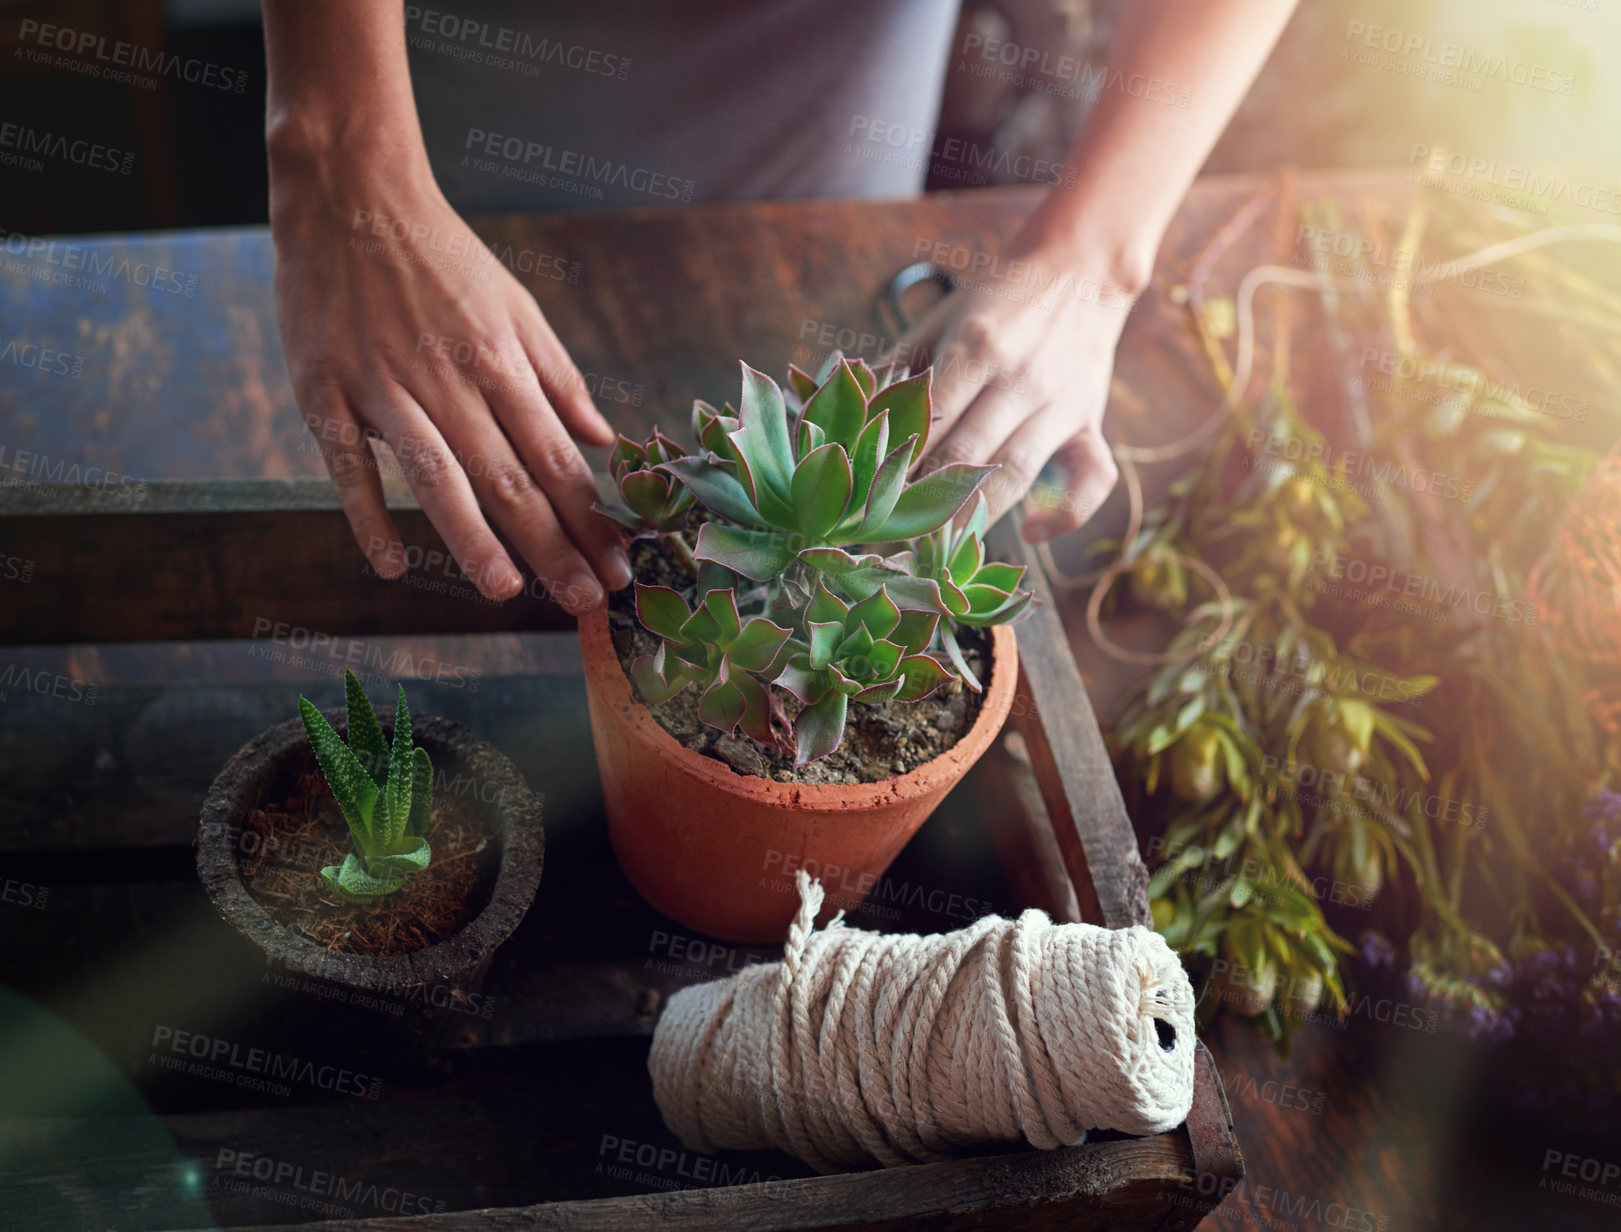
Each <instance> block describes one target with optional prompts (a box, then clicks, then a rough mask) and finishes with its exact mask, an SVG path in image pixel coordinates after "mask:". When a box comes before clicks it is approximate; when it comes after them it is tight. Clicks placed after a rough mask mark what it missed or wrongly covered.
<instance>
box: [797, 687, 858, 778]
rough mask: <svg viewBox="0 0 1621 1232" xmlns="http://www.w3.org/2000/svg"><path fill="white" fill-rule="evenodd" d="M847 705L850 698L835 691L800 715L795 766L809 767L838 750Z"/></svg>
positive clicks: (806, 708)
mask: <svg viewBox="0 0 1621 1232" xmlns="http://www.w3.org/2000/svg"><path fill="white" fill-rule="evenodd" d="M848 706H849V698H848V697H846V696H845V695H844V694H843V693H840V692H836V691H835V692H830V693H828V694H827V695H826V696H825V697H823V698H822V699H821V700H820V701H817V702H815V703H814V704H812V705H809V706H806V707H805V709H803V710H801V711H800V712H799V718H798V720H797V721H796V722H795V723H794V765H796V766H805V765H809V764H810V763H811V762H813V761H815V760H816V759H817V758H819V757H826V756H827V755H828V754H829V753H831V752H832V751H833V750H834V749H836V748H838V747H839V744H840V742H841V741H842V740H843V739H844V718H845V713H846V710H847V708H848Z"/></svg>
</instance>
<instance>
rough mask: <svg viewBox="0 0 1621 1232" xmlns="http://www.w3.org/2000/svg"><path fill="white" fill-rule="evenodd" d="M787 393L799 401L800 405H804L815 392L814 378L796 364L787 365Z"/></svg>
mask: <svg viewBox="0 0 1621 1232" xmlns="http://www.w3.org/2000/svg"><path fill="white" fill-rule="evenodd" d="M788 391H789V392H790V393H792V394H793V396H794V397H795V398H798V399H799V402H800V405H804V403H805V402H806V401H807V400H808V399H809V398H810V397H811V396H812V395H813V394H815V392H816V378H815V377H813V376H812V375H811V374H810V373H808V372H806V371H805V370H804V369H803V368H801V367H799V366H798V365H797V364H789V365H788Z"/></svg>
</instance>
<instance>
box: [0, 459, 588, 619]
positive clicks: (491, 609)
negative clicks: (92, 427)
mask: <svg viewBox="0 0 1621 1232" xmlns="http://www.w3.org/2000/svg"><path fill="white" fill-rule="evenodd" d="M389 504H390V508H391V509H393V510H394V511H395V517H396V519H397V525H398V527H399V531H400V535H401V538H402V540H403V542H404V543H405V544H406V559H407V561H408V562H410V563H411V564H412V565H413V568H412V570H411V572H410V574H409V575H408V576H407V577H405V578H402V579H400V580H399V581H396V582H387V581H384V580H383V579H381V578H379V577H377V576H376V575H375V574H374V573H372V571H371V570H370V568H369V567H368V566H367V564H366V560H365V557H364V556H363V555H362V554H361V551H360V548H359V546H358V545H357V544H356V543H355V541H354V537H353V535H352V534H351V532H350V530H349V525H348V522H347V520H346V519H345V518H344V516H343V514H342V512H341V511H340V509H339V507H338V503H337V497H336V495H335V494H334V493H333V491H332V488H331V485H330V484H329V483H327V482H326V480H324V479H301V480H208V481H164V482H153V483H144V484H140V485H135V486H128V487H126V486H113V487H108V486H103V485H84V484H71V485H70V484H38V485H28V486H9V487H8V486H0V544H4V545H5V550H6V554H7V556H8V557H9V558H14V559H18V560H22V561H27V562H31V563H30V567H29V568H28V569H26V570H24V569H22V568H18V569H15V570H11V569H8V570H3V571H0V644H12V645H15V644H60V643H69V642H139V641H176V640H184V639H194V638H247V637H255V636H263V635H264V634H265V632H266V631H268V630H272V629H274V628H276V627H277V626H280V625H285V626H290V627H297V628H300V629H304V630H307V631H309V630H312V631H317V632H320V633H324V634H327V635H329V636H339V635H359V634H404V633H474V632H505V631H510V630H513V629H548V628H571V627H572V626H573V620H572V618H571V617H569V616H568V615H567V614H566V613H565V612H564V611H563V610H562V609H561V608H559V607H557V606H556V605H555V604H553V603H552V602H551V601H550V600H549V599H547V598H546V595H545V587H544V586H543V585H542V584H541V583H540V582H538V581H537V580H536V579H535V578H534V577H533V575H532V574H526V577H525V582H526V586H525V590H524V592H523V593H522V594H520V595H519V596H518V597H517V598H515V599H513V600H511V601H509V602H507V603H504V604H497V603H490V602H488V601H486V600H485V599H484V598H483V597H482V596H480V595H479V594H478V592H477V590H476V589H475V588H474V586H473V584H472V582H471V581H469V580H468V579H467V578H466V577H464V576H463V575H462V574H461V572H460V570H459V569H457V568H456V566H455V564H454V562H453V561H452V560H451V559H450V557H449V555H448V554H447V553H446V551H445V547H444V542H443V540H441V539H440V538H439V535H438V532H436V531H435V530H434V529H433V527H432V526H431V525H430V524H429V522H428V519H427V517H426V516H425V515H424V514H423V513H422V512H421V510H420V509H418V508H417V506H416V503H415V501H414V500H413V499H411V498H410V497H409V496H408V495H394V496H392V497H391V499H390V502H389ZM25 576H26V579H27V580H26V581H25V580H23V579H24V577H25Z"/></svg>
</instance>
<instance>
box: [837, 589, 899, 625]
mask: <svg viewBox="0 0 1621 1232" xmlns="http://www.w3.org/2000/svg"><path fill="white" fill-rule="evenodd" d="M900 619H901V610H900V608H898V607H896V606H895V602H894V600H893V599H891V598H890V597H889V595H888V594H887V593H886V592H885V590H884V588H883V587H879V588H878V591H877V593H875V594H873V595H872V596H871V597H870V598H866V599H863V600H862V601H861V602H860V603H858V604H856V605H855V606H854V607H853V608H851V609H850V615H849V617H848V618H847V619H846V620H845V625H846V626H847V627H848V625H849V624H850V623H851V622H852V621H859V622H860V623H861V624H863V625H865V626H866V627H867V631H868V632H869V633H871V634H872V635H873V636H874V637H888V636H889V635H890V633H892V632H893V631H894V629H895V626H896V625H897V624H899V623H900Z"/></svg>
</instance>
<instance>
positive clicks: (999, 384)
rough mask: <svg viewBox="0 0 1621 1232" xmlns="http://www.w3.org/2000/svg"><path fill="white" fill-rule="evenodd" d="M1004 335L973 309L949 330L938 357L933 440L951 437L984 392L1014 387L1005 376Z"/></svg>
mask: <svg viewBox="0 0 1621 1232" xmlns="http://www.w3.org/2000/svg"><path fill="white" fill-rule="evenodd" d="M1002 333H1003V331H1002V330H1001V329H1000V328H998V327H997V326H996V325H995V324H994V323H993V322H992V321H991V319H990V318H989V317H986V316H984V315H981V314H980V313H979V312H977V311H973V310H970V311H967V312H965V313H963V314H962V315H961V316H958V317H957V318H956V319H955V320H954V321H953V322H952V324H951V325H950V327H949V328H948V329H947V330H946V331H945V334H944V335H943V336H942V338H941V339H940V342H939V345H938V346H937V347H936V348H935V354H934V386H933V393H934V427H933V429H932V430H931V434H930V439H931V440H942V439H944V438H946V437H948V436H949V435H950V434H951V431H952V429H953V427H955V426H956V423H957V421H958V420H959V419H960V418H962V416H963V415H964V414H965V413H966V412H967V410H968V408H969V407H970V406H973V405H974V404H975V399H977V398H978V397H979V396H980V392H981V391H982V390H986V389H992V388H994V389H996V390H998V391H1000V390H1002V389H1005V388H1009V387H1011V382H1008V381H1007V380H1006V379H1005V375H1004V374H1005V373H1006V371H1007V368H1006V367H1005V366H1004V364H1003V362H1002V349H1003V345H1004V341H1003V337H1002ZM933 452H934V450H933V449H931V450H930V453H933Z"/></svg>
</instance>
